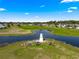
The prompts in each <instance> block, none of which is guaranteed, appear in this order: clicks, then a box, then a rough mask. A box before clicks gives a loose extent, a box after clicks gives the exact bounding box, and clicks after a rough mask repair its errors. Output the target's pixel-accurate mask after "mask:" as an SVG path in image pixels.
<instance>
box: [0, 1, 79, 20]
mask: <svg viewBox="0 0 79 59" xmlns="http://www.w3.org/2000/svg"><path fill="white" fill-rule="evenodd" d="M60 20H79V0H0V22H47V21H60Z"/></svg>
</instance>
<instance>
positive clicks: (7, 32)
mask: <svg viewBox="0 0 79 59" xmlns="http://www.w3.org/2000/svg"><path fill="white" fill-rule="evenodd" d="M31 33H32V31H31V30H27V29H22V28H20V27H18V26H12V27H9V28H6V29H0V36H18V35H26V34H31Z"/></svg>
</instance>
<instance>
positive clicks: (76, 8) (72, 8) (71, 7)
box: [68, 7, 78, 10]
mask: <svg viewBox="0 0 79 59" xmlns="http://www.w3.org/2000/svg"><path fill="white" fill-rule="evenodd" d="M68 9H75V10H76V9H78V7H70V8H68Z"/></svg>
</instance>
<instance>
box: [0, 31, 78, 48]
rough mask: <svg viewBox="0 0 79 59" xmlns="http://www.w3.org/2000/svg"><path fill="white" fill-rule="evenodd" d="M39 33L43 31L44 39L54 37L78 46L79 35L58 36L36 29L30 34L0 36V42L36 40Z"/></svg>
mask: <svg viewBox="0 0 79 59" xmlns="http://www.w3.org/2000/svg"><path fill="white" fill-rule="evenodd" d="M40 33H43V36H44V38H45V39H48V38H50V39H55V40H59V41H63V42H65V43H67V44H71V45H73V46H77V47H79V37H71V36H58V35H54V34H51V33H50V32H49V31H47V30H38V31H33V34H31V35H24V36H0V44H2V43H13V42H16V41H23V40H36V39H38V38H39V35H40Z"/></svg>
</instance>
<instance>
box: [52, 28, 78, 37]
mask: <svg viewBox="0 0 79 59" xmlns="http://www.w3.org/2000/svg"><path fill="white" fill-rule="evenodd" d="M52 33H53V34H56V35H63V36H79V30H78V29H67V28H53V29H52Z"/></svg>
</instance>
